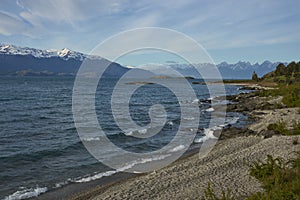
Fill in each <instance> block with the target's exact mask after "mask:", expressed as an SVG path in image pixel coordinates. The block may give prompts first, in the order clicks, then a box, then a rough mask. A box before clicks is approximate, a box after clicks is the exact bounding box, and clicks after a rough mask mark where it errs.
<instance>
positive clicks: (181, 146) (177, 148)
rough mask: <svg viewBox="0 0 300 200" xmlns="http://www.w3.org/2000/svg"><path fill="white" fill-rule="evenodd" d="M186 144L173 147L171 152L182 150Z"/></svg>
mask: <svg viewBox="0 0 300 200" xmlns="http://www.w3.org/2000/svg"><path fill="white" fill-rule="evenodd" d="M184 148H185V146H184V145H182V144H181V145H178V146H177V147H174V148H173V149H171V150H170V151H169V152H176V151H180V150H182V149H184Z"/></svg>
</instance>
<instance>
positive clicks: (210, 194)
mask: <svg viewBox="0 0 300 200" xmlns="http://www.w3.org/2000/svg"><path fill="white" fill-rule="evenodd" d="M202 200H235V197H234V196H232V194H231V191H230V190H229V189H227V192H225V191H222V197H221V198H219V197H218V196H217V195H216V194H215V191H214V190H213V189H212V188H211V187H210V183H208V185H207V189H206V190H204V198H202Z"/></svg>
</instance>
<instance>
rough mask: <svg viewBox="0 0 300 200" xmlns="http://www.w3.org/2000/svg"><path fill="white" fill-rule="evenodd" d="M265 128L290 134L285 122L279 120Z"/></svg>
mask: <svg viewBox="0 0 300 200" xmlns="http://www.w3.org/2000/svg"><path fill="white" fill-rule="evenodd" d="M267 129H268V130H273V131H275V132H276V133H280V134H283V135H291V134H290V131H289V130H288V129H287V128H286V123H284V122H279V123H277V124H269V125H268V127H267Z"/></svg>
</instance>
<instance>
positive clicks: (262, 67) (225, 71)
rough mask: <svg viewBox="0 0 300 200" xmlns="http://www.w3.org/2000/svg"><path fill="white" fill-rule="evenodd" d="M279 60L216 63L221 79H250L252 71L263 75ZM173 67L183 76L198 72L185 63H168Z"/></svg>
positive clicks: (206, 64)
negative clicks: (252, 62) (253, 62)
mask: <svg viewBox="0 0 300 200" xmlns="http://www.w3.org/2000/svg"><path fill="white" fill-rule="evenodd" d="M278 64H279V62H275V63H272V62H270V61H265V62H263V63H261V64H259V63H255V64H253V65H252V64H251V63H250V62H242V61H239V62H237V63H234V64H228V63H226V62H222V63H220V64H217V65H216V66H217V68H218V69H219V71H220V73H221V75H222V77H223V79H251V76H252V73H253V71H255V72H256V73H257V75H258V76H263V75H264V74H266V73H268V72H271V71H273V70H275V69H276V66H277V65H278ZM193 65H194V66H196V67H200V68H201V67H211V66H210V65H212V64H208V63H200V64H193ZM170 66H171V67H172V68H173V69H176V70H177V71H179V72H180V73H181V74H183V75H184V76H194V77H197V74H198V72H197V71H196V69H195V68H194V67H192V66H190V65H187V64H172V65H170ZM195 75H196V76H195Z"/></svg>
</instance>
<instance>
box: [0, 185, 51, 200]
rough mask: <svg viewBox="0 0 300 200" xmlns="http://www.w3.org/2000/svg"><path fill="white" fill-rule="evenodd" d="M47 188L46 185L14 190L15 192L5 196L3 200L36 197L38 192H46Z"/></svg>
mask: <svg viewBox="0 0 300 200" xmlns="http://www.w3.org/2000/svg"><path fill="white" fill-rule="evenodd" d="M47 190H48V188H47V187H37V188H30V189H24V190H21V191H16V192H15V193H13V194H11V195H9V196H7V197H5V198H4V200H20V199H27V198H31V197H37V196H39V195H40V194H42V193H45V192H47Z"/></svg>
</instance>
